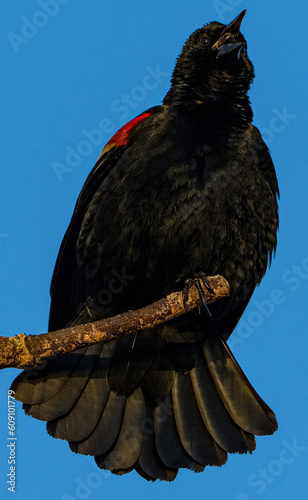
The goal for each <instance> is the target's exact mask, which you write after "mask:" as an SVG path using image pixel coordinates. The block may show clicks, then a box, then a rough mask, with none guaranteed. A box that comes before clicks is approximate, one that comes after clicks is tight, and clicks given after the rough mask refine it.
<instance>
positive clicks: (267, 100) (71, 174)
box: [0, 0, 308, 500]
mask: <svg viewBox="0 0 308 500" xmlns="http://www.w3.org/2000/svg"><path fill="white" fill-rule="evenodd" d="M244 8H247V10H248V12H247V15H246V18H245V20H244V22H243V27H242V31H243V33H244V35H245V36H246V38H247V40H248V49H249V55H250V57H251V59H252V61H253V63H254V65H255V69H256V80H255V83H254V85H253V88H252V90H251V93H250V96H251V101H252V105H253V110H254V116H255V119H254V123H255V125H256V126H258V127H259V128H260V129H261V131H262V133H263V136H264V139H265V140H266V141H267V143H268V145H269V147H270V150H271V153H272V156H273V160H274V163H275V166H276V169H277V174H278V179H279V184H280V190H281V203H280V217H281V224H280V231H279V239H278V250H277V257H276V259H275V261H274V263H273V265H272V268H271V269H270V271H269V272H268V274H267V276H266V278H265V279H264V281H263V282H262V285H261V286H260V287H259V288H258V289H257V291H256V292H255V295H254V296H253V299H252V301H251V303H250V305H249V307H248V309H247V311H246V313H245V315H244V317H243V319H242V323H241V324H240V326H239V327H238V329H237V330H236V331H235V332H234V334H233V338H231V346H232V349H233V351H234V353H235V355H236V356H237V358H238V360H239V362H240V364H241V366H242V367H243V369H244V371H245V372H246V374H247V376H248V377H249V379H250V380H251V382H252V383H253V385H254V386H255V388H256V389H257V390H258V392H259V393H260V394H261V395H262V397H263V398H264V399H265V401H266V402H267V403H268V404H269V405H270V406H271V407H272V408H273V409H274V410H275V412H276V414H277V417H278V422H279V430H278V432H277V433H276V434H275V435H273V436H271V437H265V438H258V439H257V449H256V451H255V452H254V454H253V455H251V456H238V455H237V456H230V457H229V460H228V462H227V464H226V465H225V466H224V467H222V468H208V469H206V470H205V472H203V473H202V474H198V475H197V474H193V473H192V472H188V471H181V472H180V474H179V476H178V477H177V479H176V481H175V482H174V483H171V484H165V483H160V482H157V483H155V484H151V483H147V482H146V481H145V480H143V479H141V478H140V477H139V476H138V475H137V474H136V473H135V472H133V473H131V474H128V475H126V476H123V477H120V478H118V477H115V476H111V475H110V474H108V473H105V474H104V473H103V474H100V473H99V469H98V468H96V466H94V465H93V459H92V458H91V457H84V456H79V455H75V454H73V453H72V452H71V451H70V450H69V447H68V445H67V443H65V442H63V441H56V440H54V439H52V438H50V437H49V436H48V435H47V433H46V431H45V424H44V423H42V422H38V421H35V420H34V419H31V418H28V417H26V416H24V414H23V412H22V409H21V405H20V404H18V406H17V410H16V420H17V437H18V440H17V488H16V493H15V495H14V498H15V499H16V500H19V499H24V498H32V499H33V500H41V499H43V498H44V499H45V500H49V499H53V500H54V499H61V500H69V499H70V500H72V499H80V498H84V499H85V498H90V499H93V500H96V499H102V498H107V497H111V496H112V498H113V500H118V499H121V500H122V499H124V498H125V499H127V498H129V499H133V498H134V499H135V498H140V497H141V496H142V497H143V496H146V497H147V498H148V499H149V500H151V499H155V498H158V497H163V498H166V499H168V498H174V497H176V498H177V499H178V500H182V499H186V498H187V497H194V498H195V499H196V500H201V499H205V498H206V499H210V500H222V499H223V500H224V499H228V500H229V499H231V500H254V499H257V498H260V499H262V500H267V499H271V500H272V499H280V500H284V499H289V498H290V497H293V498H296V499H297V500H304V499H306V498H307V493H306V492H307V474H306V471H307V463H308V437H307V417H306V415H307V410H308V403H307V375H306V351H307V347H308V340H307V339H308V337H307V313H306V311H307V306H306V303H307V301H306V295H307V287H308V249H307V247H308V245H307V243H308V236H307V222H308V221H307V194H306V192H307V183H308V172H307V149H308V147H307V127H306V123H307V111H308V110H307V99H306V89H307V84H306V82H307V79H308V69H307V64H306V62H307V48H308V46H307V45H308V44H307V25H306V22H307V15H308V4H307V2H304V0H298V1H297V2H296V6H295V5H294V6H292V5H291V4H290V2H279V3H278V2H268V1H265V0H259V1H258V2H251V1H249V0H246V1H242V0H223V1H217V0H213V1H210V2H204V1H201V0H192V1H190V2H187V1H183V0H179V1H177V2H171V0H157V1H156V2H148V1H144V0H143V1H141V0H137V1H133V2H124V1H120V0H113V1H112V2H110V1H105V2H101V1H100V0H92V1H90V2H85V1H81V0H74V1H73V0H49V1H47V0H41V1H38V0H27V2H24V1H23V0H14V2H13V3H12V2H8V1H7V0H4V1H3V3H2V9H1V19H0V24H1V44H0V45H1V48H0V51H1V63H2V64H1V66H2V78H1V83H0V86H1V120H0V128H1V134H0V137H1V139H0V140H1V152H2V161H1V173H0V179H1V182H0V205H1V209H0V210H1V211H0V213H1V221H0V256H1V257H0V273H1V281H0V307H1V329H0V333H1V334H3V335H14V334H17V333H20V332H26V333H31V334H34V333H42V332H44V331H46V329H47V320H48V310H49V284H50V279H51V275H52V271H53V266H54V263H55V259H56V255H57V251H58V248H59V245H60V242H61V239H62V237H63V234H64V231H65V229H66V227H67V224H68V222H69V219H70V216H71V214H72V210H73V207H74V203H75V201H76V198H77V195H78V193H79V191H80V189H81V186H82V184H83V182H84V180H85V178H86V176H87V174H88V173H89V171H90V170H91V168H92V166H93V165H94V163H95V160H96V157H97V156H98V154H99V152H100V149H101V148H102V147H103V146H104V144H105V143H106V142H107V141H108V140H109V138H110V137H111V135H112V133H113V132H114V131H116V130H117V129H118V128H119V127H120V126H121V125H123V124H124V123H125V122H126V121H127V120H128V119H130V118H133V117H134V116H135V115H137V114H139V113H140V112H142V111H143V110H145V109H147V108H149V107H151V106H153V105H156V104H159V103H160V102H161V100H162V98H163V96H164V95H165V93H166V91H167V90H168V87H169V79H170V75H171V72H172V69H173V66H174V62H175V59H176V56H177V55H178V53H179V52H180V49H181V47H182V45H183V43H184V42H185V40H186V38H187V37H188V36H189V35H190V34H191V33H192V32H193V31H194V30H195V29H197V28H199V27H201V26H202V25H203V24H204V23H207V22H209V21H212V20H218V21H222V22H226V23H228V22H229V21H231V20H232V19H233V18H234V17H235V16H236V15H237V14H238V13H239V12H240V11H241V10H243V9H244ZM99 127H100V128H101V133H100V135H98V134H96V135H95V134H94V135H92V143H90V142H89V140H88V139H89V133H90V132H91V131H93V129H98V128H99ZM17 373H18V371H17V370H13V369H10V370H5V371H2V372H1V384H0V428H1V443H0V470H1V477H0V494H1V498H10V495H12V493H10V492H8V490H7V484H6V474H7V473H8V468H9V466H8V463H7V458H8V454H9V449H8V448H7V446H6V444H7V436H8V434H7V391H8V389H9V386H10V383H11V381H12V380H13V378H14V377H15V375H16V374H17Z"/></svg>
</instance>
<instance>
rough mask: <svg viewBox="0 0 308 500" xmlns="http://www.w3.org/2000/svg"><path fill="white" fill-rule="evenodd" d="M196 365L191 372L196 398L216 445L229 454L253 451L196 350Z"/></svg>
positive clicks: (198, 351)
mask: <svg viewBox="0 0 308 500" xmlns="http://www.w3.org/2000/svg"><path fill="white" fill-rule="evenodd" d="M195 360H196V365H195V368H193V369H192V370H191V372H190V373H191V380H192V383H193V388H194V393H195V397H196V400H197V403H198V406H199V409H200V413H201V415H202V418H203V421H204V423H205V425H206V427H207V430H208V431H209V433H210V434H211V436H212V437H213V439H214V440H215V441H216V443H217V444H218V445H219V446H220V447H221V448H222V449H223V450H225V451H226V452H229V453H247V451H251V450H250V449H249V447H248V445H247V442H246V440H245V437H244V436H243V433H242V430H241V429H240V427H239V426H238V425H237V424H236V423H235V422H234V421H233V420H232V418H231V416H230V415H229V413H228V411H227V410H226V408H225V406H224V404H223V402H222V400H221V399H220V397H219V395H218V392H217V390H216V387H215V385H214V382H213V380H212V377H211V374H210V372H209V369H208V366H207V364H206V362H205V359H204V357H203V355H202V352H201V350H200V349H196V355H195Z"/></svg>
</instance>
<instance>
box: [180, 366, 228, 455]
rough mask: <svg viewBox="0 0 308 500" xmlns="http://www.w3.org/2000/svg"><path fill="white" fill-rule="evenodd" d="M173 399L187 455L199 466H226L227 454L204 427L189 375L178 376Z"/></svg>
mask: <svg viewBox="0 0 308 500" xmlns="http://www.w3.org/2000/svg"><path fill="white" fill-rule="evenodd" d="M172 399H173V404H174V415H175V421H176V426H177V429H178V432H179V435H180V438H181V441H182V444H183V447H184V448H185V450H186V451H187V453H188V454H189V455H190V456H191V457H192V458H193V459H194V460H195V461H196V462H198V463H199V464H203V465H222V464H224V463H225V462H226V461H227V453H226V452H225V451H224V450H222V449H221V448H220V447H219V446H218V445H217V444H216V443H215V441H214V440H213V438H212V436H211V435H210V433H209V432H208V430H207V428H206V426H205V425H204V421H203V420H202V417H201V414H200V410H199V408H198V405H197V402H196V398H195V395H194V392H193V387H192V383H191V378H190V374H189V373H187V374H185V375H181V374H179V373H177V374H176V378H175V382H174V386H173V388H172Z"/></svg>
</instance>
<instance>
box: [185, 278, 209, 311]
mask: <svg viewBox="0 0 308 500" xmlns="http://www.w3.org/2000/svg"><path fill="white" fill-rule="evenodd" d="M201 283H202V284H203V286H204V287H205V288H206V289H207V290H208V291H209V292H210V293H212V294H215V292H214V290H213V289H212V288H211V286H210V284H209V281H208V279H207V277H206V274H205V273H204V272H202V271H201V272H199V273H194V274H193V277H192V278H188V279H187V280H186V281H185V283H184V287H183V290H182V297H183V304H184V307H185V309H186V310H187V301H188V294H189V289H190V288H191V287H192V286H193V285H195V287H196V288H197V290H198V292H199V296H200V299H201V301H202V303H203V305H204V307H205V309H206V311H207V313H208V315H209V316H210V317H212V314H211V312H210V310H209V308H208V305H207V300H206V296H205V294H204V292H203V289H202V286H201Z"/></svg>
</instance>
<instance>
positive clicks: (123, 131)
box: [101, 113, 152, 155]
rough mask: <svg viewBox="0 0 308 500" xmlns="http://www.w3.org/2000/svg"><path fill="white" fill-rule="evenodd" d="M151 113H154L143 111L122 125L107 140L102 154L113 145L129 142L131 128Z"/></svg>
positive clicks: (122, 144)
mask: <svg viewBox="0 0 308 500" xmlns="http://www.w3.org/2000/svg"><path fill="white" fill-rule="evenodd" d="M151 114H152V113H142V115H139V116H136V118H133V119H132V120H130V121H129V122H127V123H126V124H125V125H123V127H121V128H120V129H119V130H118V131H117V132H116V133H115V134H114V135H113V136H112V137H111V139H110V140H109V141H108V142H107V144H106V146H105V147H104V149H103V150H102V152H101V155H102V154H103V153H106V152H107V151H109V150H110V149H111V148H113V146H117V147H118V146H125V145H126V144H127V143H128V136H129V132H130V130H131V129H132V128H134V127H135V126H136V125H137V124H138V123H139V122H141V121H142V120H144V119H145V118H148V117H149V116H151Z"/></svg>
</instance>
